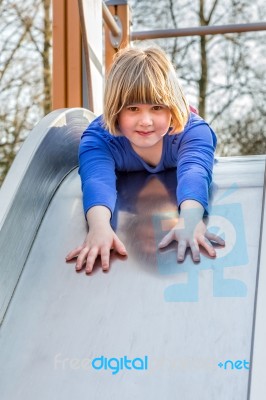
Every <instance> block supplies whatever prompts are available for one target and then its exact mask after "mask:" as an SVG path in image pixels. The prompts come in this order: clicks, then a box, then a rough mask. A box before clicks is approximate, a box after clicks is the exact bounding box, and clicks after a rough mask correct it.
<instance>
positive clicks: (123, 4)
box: [104, 0, 130, 71]
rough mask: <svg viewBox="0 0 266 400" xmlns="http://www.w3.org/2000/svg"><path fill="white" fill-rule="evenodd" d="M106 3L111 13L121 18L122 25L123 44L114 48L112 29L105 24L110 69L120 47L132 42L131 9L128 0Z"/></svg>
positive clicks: (107, 66) (106, 66)
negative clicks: (130, 29) (130, 28)
mask: <svg viewBox="0 0 266 400" xmlns="http://www.w3.org/2000/svg"><path fill="white" fill-rule="evenodd" d="M106 5H107V6H108V8H109V10H110V12H111V14H112V15H116V16H117V17H118V18H119V20H120V21H121V25H122V38H121V44H120V45H119V47H118V48H114V47H113V46H112V43H111V40H110V30H109V28H108V27H107V26H106V24H104V25H105V70H106V71H108V69H109V67H110V65H111V64H112V62H113V57H114V55H115V54H116V52H117V51H118V50H119V49H121V48H123V47H126V46H128V44H129V42H130V36H129V35H130V32H129V27H130V9H129V5H128V3H127V0H110V1H107V2H106Z"/></svg>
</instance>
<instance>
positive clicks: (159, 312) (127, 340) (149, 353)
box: [0, 109, 266, 400]
mask: <svg viewBox="0 0 266 400" xmlns="http://www.w3.org/2000/svg"><path fill="white" fill-rule="evenodd" d="M92 119H93V115H92V114H91V113H90V112H89V111H86V110H84V109H69V110H59V111H55V112H53V113H51V114H50V115H48V116H47V117H45V118H44V120H42V121H41V122H40V124H39V125H37V126H36V127H35V128H34V130H33V132H32V133H31V134H30V135H29V137H28V139H27V141H26V143H25V144H24V146H23V147H22V149H21V150H20V152H19V154H18V156H17V158H16V160H15V162H14V164H13V166H12V168H11V171H10V173H9V175H8V177H7V179H6V181H5V182H4V184H3V187H2V189H1V192H0V228H1V230H0V251H1V259H0V260H1V261H0V262H1V265H0V290H1V292H0V310H1V321H2V325H1V329H0V398H1V400H24V399H27V400H35V399H38V400H47V399H49V400H55V399H56V400H61V399H62V400H70V399H71V400H72V399H78V400H79V399H93V400H106V399H111V400H113V399H118V400H131V399H132V400H133V399H134V400H135V399H139V400H140V399H154V400H157V399H160V400H161V399H164V400H173V399H176V400H180V399H182V400H195V399H200V400H201V399H202V400H212V399H215V400H228V399H230V400H231V399H234V400H243V399H250V400H261V399H263V400H264V399H265V387H264V385H265V378H264V375H263V374H264V360H265V353H266V350H265V349H266V346H265V345H264V340H265V339H264V338H265V337H266V321H265V308H266V295H265V293H266V291H265V287H266V272H265V266H266V262H265V261H266V254H265V235H266V233H265V229H266V221H265V213H264V212H263V210H264V208H265V194H264V191H265V177H264V175H265V160H266V158H265V156H254V157H235V158H220V159H218V161H217V163H216V164H215V168H214V184H213V187H212V192H211V213H210V217H209V220H208V226H209V229H210V230H213V231H216V232H217V231H219V233H220V234H221V235H224V236H225V239H226V246H225V248H217V258H216V259H215V260H212V259H210V258H209V257H208V256H207V255H206V254H202V258H201V262H200V263H199V264H194V263H193V262H192V261H191V257H190V254H189V253H188V254H187V256H186V259H185V261H184V263H182V264H177V262H176V252H175V248H176V246H175V244H172V245H171V246H169V247H168V248H166V249H164V250H161V251H158V250H157V244H158V242H159V240H160V238H161V237H162V236H163V235H164V234H165V232H166V231H167V230H168V229H170V228H171V226H172V224H173V222H174V220H175V218H176V205H175V203H176V200H175V186H176V178H175V171H174V170H170V171H167V172H165V173H160V174H156V175H149V174H147V173H142V172H141V173H140V172H139V173H137V172H136V173H129V174H119V175H118V181H117V187H118V201H117V211H116V213H115V214H114V216H113V219H112V224H113V226H114V228H115V229H116V231H117V233H118V236H119V237H120V238H121V239H122V240H123V241H124V243H125V244H126V247H127V250H128V253H129V255H128V258H124V257H119V256H118V255H116V254H112V256H111V269H110V271H109V272H108V273H103V272H102V271H101V269H100V266H99V265H97V266H96V268H95V269H94V271H93V273H92V274H91V275H90V276H87V275H85V273H84V271H81V272H80V273H76V272H75V270H74V263H66V262H65V255H66V254H67V253H68V252H69V251H70V250H71V249H72V248H74V247H75V246H77V245H79V244H81V243H82V241H83V240H84V237H85V235H86V231H87V228H86V223H85V220H84V215H83V209H82V197H81V190H80V182H79V177H78V173H77V147H78V142H79V138H80V135H81V133H82V131H83V130H84V128H85V127H86V126H87V124H88V123H89V122H90V121H91V120H92ZM263 243H264V247H263V246H262V244H263ZM251 362H252V366H251Z"/></svg>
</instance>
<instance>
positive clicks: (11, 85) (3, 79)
mask: <svg viewBox="0 0 266 400" xmlns="http://www.w3.org/2000/svg"><path fill="white" fill-rule="evenodd" d="M50 14H51V0H37V1H32V0H24V1H23V2H17V1H15V0H1V1H0V22H1V24H0V26H1V28H0V54H1V60H0V104H1V108H0V132H1V136H0V183H1V182H2V180H3V178H4V176H5V174H6V172H7V171H8V169H9V167H10V165H11V163H12V161H13V159H14V157H15V155H16V153H17V151H18V149H19V147H20V146H21V144H22V142H23V141H24V139H25V137H26V136H27V134H28V132H29V131H30V130H31V129H32V127H33V126H34V125H35V124H36V122H37V121H38V120H40V119H41V118H42V116H43V115H45V114H46V113H48V112H49V111H50V110H51V65H50V64H51V55H50V49H51V15H50Z"/></svg>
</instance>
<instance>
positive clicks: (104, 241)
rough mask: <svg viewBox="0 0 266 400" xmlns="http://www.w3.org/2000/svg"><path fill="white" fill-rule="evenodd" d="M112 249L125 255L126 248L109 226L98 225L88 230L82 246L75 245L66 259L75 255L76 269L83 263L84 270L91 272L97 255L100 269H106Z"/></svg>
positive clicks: (70, 258) (81, 266) (79, 268)
mask: <svg viewBox="0 0 266 400" xmlns="http://www.w3.org/2000/svg"><path fill="white" fill-rule="evenodd" d="M111 249H114V250H116V251H117V252H118V253H119V254H121V255H125V256H126V255H127V251H126V248H125V246H124V244H123V243H122V242H121V240H120V239H119V238H118V236H117V235H116V234H115V232H114V231H113V229H112V228H111V226H110V225H109V226H102V227H101V226H98V227H97V228H96V227H94V228H92V229H90V230H89V233H88V234H87V236H86V239H85V241H84V243H83V245H82V246H79V247H76V248H75V249H74V250H72V251H71V252H70V253H69V254H68V255H67V256H66V261H70V260H72V259H73V258H75V257H77V261H76V271H80V270H81V269H82V268H83V266H84V265H85V272H86V273H87V274H89V273H91V271H92V270H93V267H94V264H95V260H96V258H97V256H98V255H99V256H101V264H102V269H103V270H104V271H107V270H108V269H109V265H110V250H111Z"/></svg>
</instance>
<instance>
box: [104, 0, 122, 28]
mask: <svg viewBox="0 0 266 400" xmlns="http://www.w3.org/2000/svg"><path fill="white" fill-rule="evenodd" d="M102 7H103V19H104V22H105V23H106V25H107V26H108V28H109V29H110V31H111V32H112V34H113V35H114V36H120V35H121V29H120V28H119V26H118V24H117V23H116V21H115V19H114V17H113V16H112V14H111V13H110V11H109V9H108V7H107V6H106V4H105V3H104V1H103V2H102Z"/></svg>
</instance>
